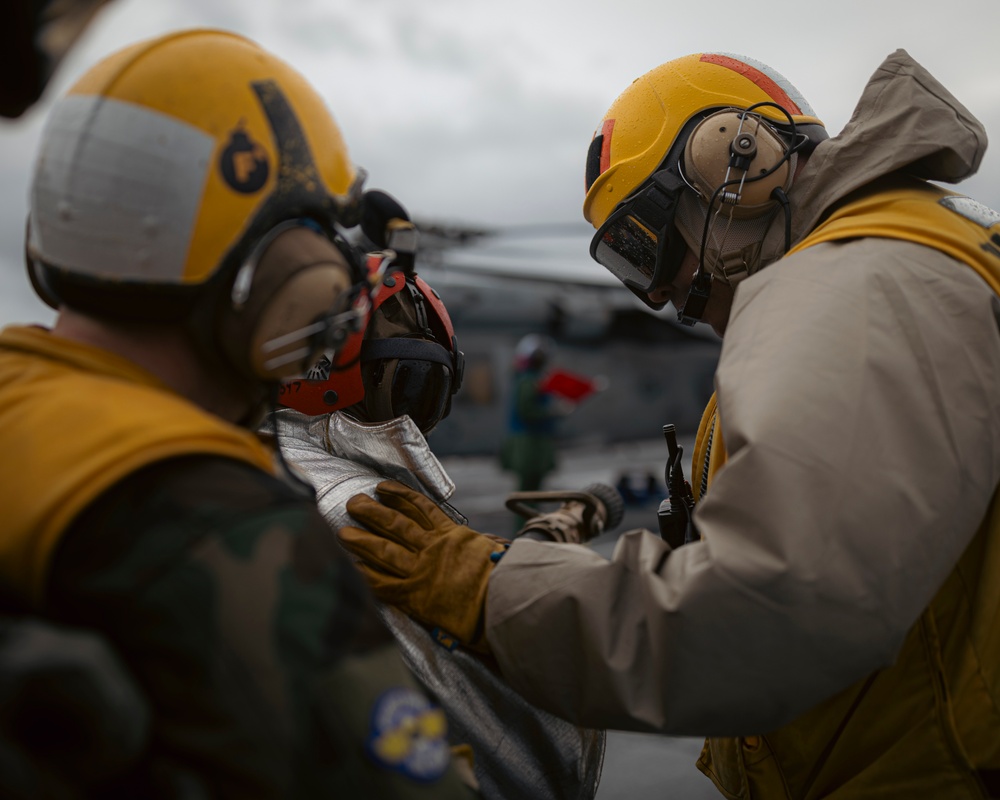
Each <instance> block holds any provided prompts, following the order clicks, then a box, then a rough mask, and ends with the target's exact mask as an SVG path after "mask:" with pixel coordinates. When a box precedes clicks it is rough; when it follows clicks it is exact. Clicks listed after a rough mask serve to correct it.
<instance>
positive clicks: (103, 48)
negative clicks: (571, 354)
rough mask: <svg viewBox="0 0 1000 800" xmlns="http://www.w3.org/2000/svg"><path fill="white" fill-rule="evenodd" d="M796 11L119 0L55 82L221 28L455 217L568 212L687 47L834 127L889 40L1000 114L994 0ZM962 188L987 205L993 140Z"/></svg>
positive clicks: (407, 186) (421, 208)
mask: <svg viewBox="0 0 1000 800" xmlns="http://www.w3.org/2000/svg"><path fill="white" fill-rule="evenodd" d="M799 9H801V5H800V4H792V3H787V2H780V0H758V2H757V3H755V4H754V6H753V13H752V14H746V13H743V11H744V10H745V5H744V4H737V3H735V2H728V1H727V0H723V2H720V3H717V4H715V5H712V6H706V5H704V4H687V5H681V4H676V3H664V2H657V1H654V0H618V2H616V3H609V2H607V0H600V2H599V1H598V0H572V1H571V0H507V1H506V2H505V3H503V4H498V3H483V2H475V1H474V0H421V2H419V3H416V2H406V0H296V2H295V3H290V2H289V0H280V1H279V0H256V1H255V2H253V3H247V2H245V0H115V2H113V3H112V4H111V5H110V6H108V8H107V10H106V11H105V12H103V14H102V16H101V18H99V19H98V21H97V23H96V24H95V25H94V26H93V28H92V30H91V31H89V32H88V34H87V36H86V38H85V40H84V41H83V42H82V43H81V45H80V46H79V47H78V48H77V49H76V50H75V51H74V52H73V54H72V55H71V57H70V59H69V60H68V61H67V62H66V64H65V65H64V66H63V68H62V69H61V70H60V73H59V75H58V79H57V81H56V84H55V86H54V87H53V92H52V94H57V93H58V92H61V91H64V90H65V88H66V87H67V86H68V85H69V84H70V83H71V82H72V81H73V80H74V79H75V78H76V76H78V75H79V74H80V73H82V72H83V71H84V70H85V69H86V68H87V67H88V66H89V65H90V64H92V63H93V62H94V61H95V60H96V59H98V58H100V57H101V56H103V55H105V54H107V53H110V52H112V51H113V50H115V49H118V48H119V47H121V46H123V45H125V44H127V43H129V42H132V41H134V40H137V39H140V38H145V37H148V36H152V35H156V34H157V33H160V32H162V31H166V30H171V29H176V28H181V27H192V26H211V27H223V28H229V29H233V30H236V31H238V32H241V33H244V34H246V35H248V36H250V37H251V38H254V39H256V40H258V41H259V42H261V44H263V45H264V46H265V47H268V48H269V49H271V50H273V51H274V52H276V53H277V54H279V55H280V56H282V57H283V58H285V59H286V60H287V61H289V62H290V63H292V64H293V65H294V66H296V67H297V68H298V69H299V70H300V71H302V72H303V73H304V74H305V75H306V76H307V77H308V78H309V79H310V80H311V81H312V82H313V83H314V84H315V85H316V86H317V88H318V89H319V91H320V92H321V93H322V94H323V96H324V97H325V98H326V100H327V102H328V104H329V106H330V108H331V109H332V111H333V113H334V115H335V117H336V118H337V120H338V122H339V124H340V125H341V127H342V129H343V132H344V135H345V138H346V141H347V143H348V146H349V149H350V152H351V156H352V158H353V159H354V160H355V161H356V162H358V163H359V164H361V165H363V166H364V167H366V168H367V169H368V170H369V172H370V173H371V183H372V184H373V185H377V186H379V187H381V188H385V189H388V190H389V191H392V192H395V193H396V194H398V195H399V196H400V198H401V199H403V201H404V202H405V203H406V204H407V205H408V206H409V207H410V210H411V211H412V212H413V213H414V214H417V215H420V216H422V217H428V216H433V217H440V218H445V219H448V220H450V221H466V222H469V223H471V224H482V223H491V224H492V223H496V224H516V223H523V222H564V221H571V220H578V219H580V206H581V203H582V199H583V178H582V172H583V160H584V157H585V153H586V148H587V145H588V143H589V139H590V136H591V134H592V132H593V129H594V127H595V126H596V124H597V123H598V121H599V120H600V118H601V116H602V115H603V113H604V111H605V110H606V109H607V107H608V106H609V105H610V103H611V102H612V101H613V100H614V98H615V97H616V96H617V94H618V93H619V92H621V91H622V90H623V89H624V88H625V87H626V86H627V85H628V84H629V82H631V80H632V79H634V78H635V77H637V76H639V75H640V74H642V73H644V72H646V71H647V70H649V69H651V68H652V67H654V66H656V65H657V64H659V63H660V62H662V61H664V60H667V59H669V58H673V57H676V56H680V55H683V54H685V53H689V52H697V51H699V50H720V51H728V52H737V53H743V54H746V55H749V56H752V57H754V58H758V59H760V60H763V61H765V62H767V63H769V64H770V65H771V66H773V67H775V68H776V69H778V70H779V71H781V72H782V73H784V74H785V75H786V76H787V77H788V78H790V79H791V80H792V82H793V83H794V84H795V85H796V86H797V87H798V88H799V89H800V90H801V91H802V93H803V94H804V95H805V96H806V97H807V98H808V99H809V100H810V102H811V103H812V105H813V106H814V107H815V109H816V111H817V113H818V114H819V115H820V117H821V118H823V119H824V120H825V122H826V123H827V126H828V127H829V128H830V130H831V131H832V132H836V131H838V130H839V129H840V128H841V127H842V126H843V125H844V124H845V123H846V121H847V119H848V118H849V116H850V113H851V111H852V109H853V107H854V103H855V101H856V99H857V97H858V95H859V94H860V92H861V89H862V87H863V85H864V83H865V81H866V80H867V79H868V77H869V76H870V75H871V73H872V72H873V71H874V69H875V68H876V67H877V66H878V64H879V63H880V61H881V60H882V58H884V57H885V55H887V54H888V53H889V52H891V51H892V50H894V49H896V48H897V47H905V48H906V49H907V50H909V51H910V53H911V54H912V55H913V56H914V57H916V58H917V59H918V60H920V61H921V62H922V63H924V65H925V66H927V67H928V68H929V69H930V70H931V71H932V72H933V73H934V74H935V75H936V76H937V77H938V78H939V79H940V80H941V81H942V83H944V85H945V86H947V87H948V88H949V89H951V90H952V91H953V92H954V93H955V95H956V96H957V97H959V99H961V100H962V102H963V103H965V104H966V105H967V106H968V107H969V108H970V110H971V111H972V112H973V113H975V114H976V115H978V116H980V118H981V119H982V120H983V122H984V123H985V124H986V126H987V130H988V131H989V132H991V133H995V132H996V131H998V130H1000V86H998V84H997V83H996V81H995V69H994V66H993V56H992V53H993V52H994V40H995V31H996V30H997V29H998V25H997V23H998V22H1000V4H998V3H996V2H995V0H951V2H949V3H947V4H929V3H928V4H918V3H914V2H912V0H879V2H878V3H875V2H871V0H840V2H838V3H836V4H834V5H827V6H824V7H823V8H822V11H820V10H818V9H817V10H815V11H812V12H810V13H809V22H808V23H807V22H806V21H805V15H804V14H803V13H802V12H801V11H800V10H799ZM50 103H51V98H49V99H47V101H46V103H43V104H42V105H41V106H40V107H39V108H38V109H36V110H34V111H33V112H31V113H30V114H29V115H28V117H27V118H26V119H25V120H23V121H19V122H16V123H13V124H4V125H2V126H0V291H2V292H3V295H2V298H3V299H2V300H0V323H2V322H3V321H5V320H7V319H10V318H16V317H18V316H20V315H17V314H15V312H16V311H17V310H18V309H23V310H24V313H37V312H38V307H37V306H32V305H31V301H30V297H31V295H30V290H27V289H25V288H24V284H23V280H24V278H23V268H22V266H21V252H22V247H23V243H22V241H21V239H22V237H21V233H22V226H23V221H24V216H25V213H26V209H27V206H26V197H27V187H28V181H29V175H30V163H31V160H32V158H33V155H34V152H35V149H36V142H37V137H38V132H39V129H40V123H41V120H42V118H43V117H44V114H45V111H46V109H47V108H48V106H49V105H50ZM963 190H964V191H968V192H969V193H970V194H973V195H974V196H977V197H978V198H979V199H981V200H982V201H983V202H986V203H988V204H990V205H993V206H994V207H1000V149H998V150H997V151H995V152H994V151H991V152H989V153H987V156H986V158H985V159H984V161H983V165H982V169H981V174H980V175H979V176H976V177H975V178H973V179H971V180H970V181H968V182H967V183H966V185H964V186H963ZM17 286H21V287H22V291H15V290H14V288H13V287H17ZM12 304H13V306H16V307H15V308H14V310H13V311H12V310H11V308H12ZM12 315H13V317H12Z"/></svg>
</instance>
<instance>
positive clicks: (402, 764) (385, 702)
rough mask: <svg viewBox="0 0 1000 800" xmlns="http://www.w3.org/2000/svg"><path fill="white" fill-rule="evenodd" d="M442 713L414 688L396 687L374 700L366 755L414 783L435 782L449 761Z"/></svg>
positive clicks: (446, 767) (449, 756)
mask: <svg viewBox="0 0 1000 800" xmlns="http://www.w3.org/2000/svg"><path fill="white" fill-rule="evenodd" d="M447 732H448V723H447V721H446V720H445V716H444V712H443V711H442V710H441V709H440V708H435V707H434V706H432V705H431V703H430V701H429V700H428V699H427V698H426V697H424V696H423V695H422V694H420V693H419V692H417V691H415V690H414V689H409V688H405V687H402V686H400V687H396V688H393V689H389V690H387V691H386V692H384V693H383V694H382V695H381V696H380V697H379V698H378V700H376V701H375V707H374V709H373V710H372V722H371V730H370V733H369V736H368V753H369V755H370V756H371V758H372V759H373V760H374V761H375V763H376V764H378V765H379V766H382V767H385V768H386V769H390V770H392V771H394V772H399V773H401V774H402V775H405V776H406V777H407V778H410V779H412V780H415V781H420V782H422V783H429V782H431V781H436V780H437V779H438V778H440V777H441V776H442V775H444V773H445V770H447V769H448V764H449V763H450V760H451V750H450V748H449V746H448V741H447V738H446V736H447Z"/></svg>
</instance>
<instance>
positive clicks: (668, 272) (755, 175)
mask: <svg viewBox="0 0 1000 800" xmlns="http://www.w3.org/2000/svg"><path fill="white" fill-rule="evenodd" d="M713 115H718V116H713ZM708 118H710V121H708V122H706V119H708ZM826 138H827V134H826V130H825V128H824V126H823V123H822V122H821V121H820V120H819V119H818V118H817V117H816V116H815V115H814V113H813V111H812V109H811V108H810V107H809V104H808V103H806V101H805V99H804V98H803V97H802V96H801V94H799V92H798V91H797V90H796V89H795V87H793V86H792V85H791V84H790V83H789V82H788V81H787V80H785V78H783V77H782V76H781V75H779V74H778V73H777V72H775V71H774V70H772V69H771V68H769V67H767V66H766V65H764V64H761V63H760V62H758V61H754V60H752V59H749V58H746V57H743V56H737V55H731V54H723V53H696V54H693V55H688V56H684V57H682V58H678V59H675V60H673V61H668V62H667V63H665V64H662V65H661V66H659V67H656V68H655V69H653V70H651V71H650V72H648V73H646V74H645V75H643V76H642V77H640V78H638V79H636V80H635V81H634V82H633V83H632V85H631V86H629V88H628V89H626V90H625V91H624V92H623V93H622V94H621V95H620V96H619V97H618V99H617V100H615V102H614V103H613V104H612V106H611V108H610V109H608V112H607V113H606V114H605V115H604V119H603V120H602V122H601V124H600V126H599V127H598V129H597V131H596V133H595V135H594V138H593V140H592V142H591V145H590V150H589V152H588V156H587V166H586V189H587V195H586V199H585V200H584V204H583V214H584V217H586V219H587V220H588V221H589V222H591V224H593V225H594V227H595V228H597V229H598V231H597V234H596V235H595V236H594V239H593V242H592V244H591V255H592V256H593V257H594V258H595V260H597V261H598V262H599V263H601V264H602V265H603V266H605V267H606V268H607V269H609V270H610V271H611V272H612V273H613V274H614V275H615V276H616V277H618V278H619V280H621V281H622V282H623V283H624V284H625V285H626V286H627V287H628V288H630V289H631V290H632V291H633V292H634V293H635V294H636V295H637V296H639V297H640V298H641V299H642V300H643V301H644V302H645V303H646V304H647V305H650V306H651V307H653V308H662V306H663V304H654V303H652V302H651V301H650V300H649V298H648V297H647V293H648V292H650V291H652V290H654V289H656V288H658V287H661V286H664V285H666V284H667V283H668V282H669V281H670V280H671V279H672V278H673V277H674V275H675V274H676V272H677V270H678V268H679V266H680V262H681V260H682V258H683V256H684V253H685V250H686V247H687V246H692V245H698V244H700V246H701V249H702V251H703V253H704V251H705V249H706V247H705V245H706V242H705V241H701V239H702V236H701V234H702V230H701V227H702V226H701V223H702V221H704V220H705V219H706V217H707V215H709V214H711V212H712V210H713V209H719V208H724V209H725V211H724V212H723V214H724V217H725V220H726V226H727V227H726V229H725V230H726V235H727V236H729V240H728V242H727V243H726V244H720V243H718V242H715V233H714V232H713V233H712V237H708V234H709V226H708V225H706V226H705V234H706V239H707V243H708V245H709V246H708V248H707V249H708V253H709V256H710V259H711V260H712V261H713V266H716V268H715V269H714V270H713V271H714V272H715V273H716V274H717V277H721V278H723V279H725V280H737V279H739V277H745V275H746V274H747V273H748V272H749V271H752V270H753V268H754V267H756V266H759V264H757V263H756V262H759V260H760V252H759V250H760V240H762V239H763V234H764V232H766V225H763V223H761V222H759V221H757V222H754V221H755V220H760V219H761V218H765V221H766V224H770V220H771V218H772V217H773V214H772V212H773V210H774V209H776V207H777V200H776V199H775V197H774V196H773V195H772V193H773V192H774V190H775V189H781V190H786V189H787V188H788V187H789V186H790V183H791V177H792V174H793V172H794V157H795V154H796V153H798V152H803V151H809V150H811V149H812V148H813V147H815V146H816V144H818V143H819V142H820V141H822V140H824V139H826ZM685 196H686V197H685ZM779 196H780V195H779ZM696 199H697V200H698V201H699V202H695V200H696ZM685 202H686V203H687V205H688V206H689V208H688V209H687V210H686V211H685V209H684V208H683V206H684V204H685ZM679 206H681V207H682V208H681V209H680V218H681V220H682V221H683V222H685V223H686V224H681V222H680V221H678V222H677V225H678V228H677V229H675V217H677V216H678V210H679V209H678V207H679ZM695 206H698V208H699V209H700V210H695ZM768 215H771V216H768ZM696 218H697V220H696ZM734 221H735V225H734ZM762 225H763V228H762ZM676 230H679V231H680V233H681V234H682V236H676V235H674V233H675V231H676ZM734 232H735V236H732V235H730V234H732V233H734ZM685 240H687V241H685ZM733 241H735V245H734V244H733ZM713 242H714V243H715V246H713ZM703 257H704V256H703ZM715 262H718V263H717V265H716V264H715ZM748 262H749V263H748ZM682 319H683V317H682ZM684 321H685V322H690V321H692V320H689V319H684Z"/></svg>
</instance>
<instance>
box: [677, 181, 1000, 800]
mask: <svg viewBox="0 0 1000 800" xmlns="http://www.w3.org/2000/svg"><path fill="white" fill-rule="evenodd" d="M858 237H880V238H890V239H903V240H906V241H910V242H917V243H919V244H923V245H927V246H928V247H933V248H935V249H937V250H940V251H943V252H945V253H947V254H948V255H950V256H952V257H953V258H955V259H957V260H958V261H961V262H963V263H965V264H967V265H968V266H970V267H972V269H974V270H976V272H977V273H979V275H980V276H982V278H983V279H984V280H986V282H987V283H988V284H989V285H990V286H991V287H992V288H993V290H994V291H995V292H997V294H1000V215H998V214H997V213H996V212H994V211H992V210H991V209H989V208H986V207H985V206H982V205H980V204H978V203H976V202H975V201H973V200H970V199H969V198H964V197H961V196H960V195H956V194H953V193H950V192H947V191H945V190H943V189H940V188H938V187H936V186H933V185H931V184H927V183H923V182H920V181H917V180H911V179H892V180H884V181H880V182H878V184H876V185H875V186H873V187H871V188H868V189H865V190H862V191H861V192H859V193H856V194H855V196H854V197H852V198H849V199H848V201H847V202H845V203H843V204H842V205H840V206H839V207H838V208H837V209H836V210H835V211H834V213H833V214H831V215H830V216H829V217H828V218H827V219H826V220H825V221H824V222H823V223H822V224H821V225H819V226H818V227H817V228H816V229H815V230H814V231H812V233H810V234H809V235H808V236H807V237H806V238H805V239H804V240H803V241H802V242H801V243H799V244H798V245H797V246H796V247H795V248H793V249H792V251H791V252H792V253H794V252H798V251H800V250H803V249H805V248H807V247H810V246H811V245H814V244H819V243H820V242H830V241H835V240H842V239H848V238H858ZM693 459H694V461H693V466H692V472H693V480H692V483H693V484H694V486H693V490H694V492H695V496H696V497H698V496H700V495H701V493H702V492H703V491H704V490H705V489H707V487H708V486H709V485H710V484H711V481H712V476H713V475H714V474H715V472H717V471H718V470H719V469H720V468H721V467H722V465H723V464H724V463H725V460H726V454H725V448H724V446H723V444H722V438H721V432H720V430H719V418H718V413H717V409H716V400H715V397H714V396H713V397H712V399H711V400H710V402H709V405H708V408H707V409H706V411H705V414H704V416H703V417H702V421H701V425H700V426H699V430H698V435H697V438H696V440H695V448H694V453H693ZM998 498H1000V495H997V496H995V497H994V500H993V502H992V504H991V505H990V508H989V510H988V512H987V515H986V518H985V519H984V521H983V523H982V525H981V526H980V529H979V531H978V532H977V534H976V535H975V537H974V538H973V540H972V542H971V544H970V545H969V547H968V548H967V549H966V551H965V553H964V554H963V556H962V558H961V560H960V561H959V562H958V564H957V565H956V566H955V568H954V569H953V570H952V572H951V574H950V575H949V576H948V578H947V580H946V581H945V583H944V585H943V586H942V587H941V589H940V590H939V591H938V593H937V595H936V596H935V597H934V599H933V601H932V602H931V604H930V605H929V606H928V607H927V609H926V610H925V611H924V613H923V614H922V615H921V617H920V618H919V619H918V620H917V622H916V624H915V625H914V626H913V628H912V629H911V630H910V632H909V634H908V635H907V638H906V639H905V641H904V644H903V647H902V650H901V651H900V654H899V658H898V660H897V662H896V663H895V664H894V665H893V666H891V667H889V668H887V669H884V670H880V671H878V672H875V673H873V674H872V675H870V676H869V677H868V678H866V679H864V680H862V681H859V682H858V683H856V684H854V685H853V686H850V687H848V688H847V689H844V690H843V691H841V692H840V693H839V694H837V695H835V696H834V697H831V698H829V699H828V700H826V701H825V702H823V703H821V704H819V705H818V706H816V707H815V708H812V709H810V710H809V711H807V712H806V713H805V714H803V715H802V716H800V717H799V718H798V719H796V720H794V721H793V722H791V723H790V724H788V725H786V726H785V727H783V728H780V729H779V730H777V731H773V732H771V733H768V734H765V735H761V736H746V737H742V738H726V739H721V738H717V739H708V740H707V741H706V743H705V748H704V750H703V751H702V755H701V758H700V759H699V761H698V767H699V768H700V769H701V770H702V771H703V772H705V773H706V774H707V775H709V776H710V777H712V779H713V780H714V781H715V782H716V785H717V786H718V787H719V788H720V789H721V790H722V791H723V794H725V795H726V796H727V797H729V798H731V799H733V800H735V799H736V798H739V799H740V800H750V799H752V800H759V799H761V798H763V799H764V800H772V799H773V798H783V799H784V798H795V800H812V799H813V798H829V799H830V800H847V798H851V800H856V799H857V798H885V800H890V798H892V799H895V798H907V800H914V798H916V799H917V800H920V799H922V798H928V799H930V798H935V799H936V798H941V799H942V800H952V799H953V798H980V797H984V796H990V795H989V794H986V793H985V792H984V784H983V782H982V780H981V779H982V778H986V777H991V778H993V777H1000V773H997V772H993V773H992V774H991V771H995V770H1000V709H998V703H1000V625H998V624H997V619H998V618H1000V500H998ZM943 535H947V534H946V532H943ZM753 690H754V688H753V685H752V683H751V684H748V685H747V687H746V691H748V692H752V691H753Z"/></svg>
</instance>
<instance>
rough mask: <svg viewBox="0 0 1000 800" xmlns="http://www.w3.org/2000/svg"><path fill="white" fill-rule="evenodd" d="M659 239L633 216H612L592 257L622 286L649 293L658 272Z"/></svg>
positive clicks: (601, 231) (599, 233)
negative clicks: (654, 276) (622, 284)
mask: <svg viewBox="0 0 1000 800" xmlns="http://www.w3.org/2000/svg"><path fill="white" fill-rule="evenodd" d="M658 243H659V237H658V236H657V234H656V233H655V232H654V231H651V230H650V229H649V228H647V227H646V226H645V225H643V224H642V222H641V221H640V220H639V219H637V218H636V217H635V216H634V215H632V214H630V213H626V214H623V215H621V216H617V215H612V216H611V217H610V218H609V219H608V221H607V222H606V223H605V224H604V225H602V226H601V230H600V231H598V234H597V235H596V236H595V237H594V240H593V242H592V244H591V253H590V254H591V256H593V258H594V260H595V261H596V262H597V263H598V264H600V265H601V266H602V267H604V268H605V269H607V270H608V271H609V272H610V273H611V274H612V275H614V276H615V277H616V278H618V280H620V281H621V282H622V283H624V284H626V285H628V286H633V287H635V288H637V289H641V290H644V291H648V290H649V289H651V288H652V282H653V275H654V274H655V273H656V253H657V250H658V249H659V248H658Z"/></svg>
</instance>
